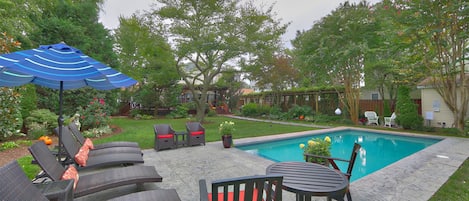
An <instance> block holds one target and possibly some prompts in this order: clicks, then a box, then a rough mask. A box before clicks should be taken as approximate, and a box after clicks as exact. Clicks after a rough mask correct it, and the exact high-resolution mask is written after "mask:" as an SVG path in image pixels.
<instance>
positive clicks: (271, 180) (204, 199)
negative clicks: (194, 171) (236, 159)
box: [199, 175, 283, 201]
mask: <svg viewBox="0 0 469 201" xmlns="http://www.w3.org/2000/svg"><path fill="white" fill-rule="evenodd" d="M282 183H283V176H281V175H255V176H245V177H237V178H229V179H221V180H216V181H213V182H212V185H211V187H212V192H211V193H208V192H207V182H206V181H205V180H204V179H201V180H199V192H200V193H199V194H200V201H223V200H246V201H248V200H265V201H277V200H282Z"/></svg>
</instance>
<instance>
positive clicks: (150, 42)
mask: <svg viewBox="0 0 469 201" xmlns="http://www.w3.org/2000/svg"><path fill="white" fill-rule="evenodd" d="M119 21H120V25H119V28H117V29H116V30H115V34H114V37H115V39H116V49H117V52H118V56H119V61H120V62H121V65H122V66H121V69H122V71H123V72H125V73H127V74H128V75H130V76H132V77H134V78H135V79H138V80H142V81H144V82H142V83H141V87H140V89H139V91H138V94H137V96H136V97H140V100H139V103H141V104H143V105H144V106H145V107H170V106H173V105H171V104H172V103H174V101H171V100H177V99H176V97H173V96H172V95H170V94H175V93H171V91H173V90H174V89H177V90H178V91H177V94H178V95H179V94H180V90H179V88H178V87H175V85H176V84H177V81H178V80H179V76H178V74H177V71H176V69H175V68H174V63H175V61H174V56H173V54H172V52H171V48H170V46H169V44H168V43H167V41H166V40H165V39H164V38H163V37H162V36H161V35H159V33H158V32H157V31H156V30H155V28H153V26H154V24H153V23H151V21H149V20H148V19H147V18H146V17H145V15H138V14H134V15H132V16H131V17H129V18H124V17H120V18H119ZM155 112H157V110H155Z"/></svg>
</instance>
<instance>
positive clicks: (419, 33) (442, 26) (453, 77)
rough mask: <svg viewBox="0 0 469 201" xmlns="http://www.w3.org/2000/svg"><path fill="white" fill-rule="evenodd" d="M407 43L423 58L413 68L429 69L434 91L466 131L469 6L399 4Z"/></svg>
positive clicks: (455, 2) (446, 0) (446, 1)
mask: <svg viewBox="0 0 469 201" xmlns="http://www.w3.org/2000/svg"><path fill="white" fill-rule="evenodd" d="M395 7H397V8H399V12H402V15H400V16H401V17H400V18H399V21H400V23H401V24H403V25H405V27H408V28H407V29H405V30H403V37H404V41H406V42H408V44H410V45H412V55H415V57H418V58H420V60H419V61H417V62H416V63H414V65H413V66H414V67H416V68H422V67H424V68H425V69H426V72H427V75H429V76H430V80H431V85H432V87H433V88H434V89H435V90H436V91H437V92H438V93H439V94H440V95H441V97H442V98H443V101H444V102H445V103H446V105H447V106H448V108H449V109H450V110H451V111H452V112H453V117H454V120H455V121H454V123H453V125H454V126H455V127H456V128H458V129H460V130H463V129H464V120H465V118H466V117H467V110H468V106H469V87H468V85H469V76H468V74H467V72H468V70H467V69H465V68H467V66H466V63H467V60H468V59H467V55H468V48H469V3H468V2H467V1H461V0H442V1H428V2H425V3H421V2H420V1H404V0H399V1H396V4H395Z"/></svg>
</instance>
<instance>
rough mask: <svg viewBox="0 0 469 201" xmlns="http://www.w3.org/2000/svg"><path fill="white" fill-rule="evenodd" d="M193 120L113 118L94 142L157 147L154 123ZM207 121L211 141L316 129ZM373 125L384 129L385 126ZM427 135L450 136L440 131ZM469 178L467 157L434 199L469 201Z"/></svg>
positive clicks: (33, 168) (32, 168) (26, 164)
mask: <svg viewBox="0 0 469 201" xmlns="http://www.w3.org/2000/svg"><path fill="white" fill-rule="evenodd" d="M189 120H190V119H153V120H131V119H128V118H113V119H112V124H113V125H117V126H118V127H120V128H121V129H122V132H121V133H120V134H118V135H112V136H109V137H104V138H100V139H95V140H93V141H94V142H95V143H96V144H99V143H105V142H111V141H134V142H138V143H139V145H140V147H141V148H142V149H151V148H153V143H154V141H153V137H154V132H153V124H170V125H172V127H173V128H174V129H175V130H176V131H183V130H185V122H187V121H189ZM206 120H207V121H208V122H207V123H205V124H204V127H205V129H206V141H207V142H212V141H219V140H221V137H220V134H218V126H219V125H220V123H221V122H223V121H233V122H235V124H236V132H235V134H234V135H233V137H234V138H235V139H237V138H246V137H256V136H265V135H274V134H280V133H290V132H299V131H306V130H312V129H313V128H310V127H303V126H287V125H279V124H271V123H264V122H252V121H245V120H237V119H231V118H226V117H208V118H207V119H206ZM367 128H370V127H367ZM373 128H377V129H383V128H381V127H373ZM416 133H418V132H416ZM420 133H421V132H420ZM426 134H435V135H447V134H445V133H440V132H438V131H437V132H431V133H426ZM452 136H454V135H452ZM31 159H32V157H31V156H27V157H23V158H20V159H19V163H20V165H21V166H22V167H23V170H24V171H25V172H26V174H27V175H28V177H29V178H34V176H35V175H36V174H37V173H38V172H39V167H38V166H37V165H32V164H31ZM429 176H430V175H429ZM467 178H469V160H466V161H465V162H464V164H463V165H462V166H461V167H459V169H458V170H457V171H456V172H455V173H454V174H453V175H452V176H451V177H450V178H449V179H448V181H447V182H446V183H445V184H444V185H443V186H442V187H441V188H440V189H439V190H438V191H437V192H436V193H435V194H434V195H433V196H432V198H431V199H430V200H431V201H439V200H469V182H467Z"/></svg>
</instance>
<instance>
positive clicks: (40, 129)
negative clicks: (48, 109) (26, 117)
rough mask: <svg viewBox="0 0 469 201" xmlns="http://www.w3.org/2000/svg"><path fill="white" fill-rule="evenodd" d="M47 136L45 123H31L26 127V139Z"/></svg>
mask: <svg viewBox="0 0 469 201" xmlns="http://www.w3.org/2000/svg"><path fill="white" fill-rule="evenodd" d="M47 134H49V132H48V129H47V122H45V123H37V122H32V123H31V124H29V127H28V138H29V139H35V140H36V139H38V138H39V137H41V136H43V135H47Z"/></svg>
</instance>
